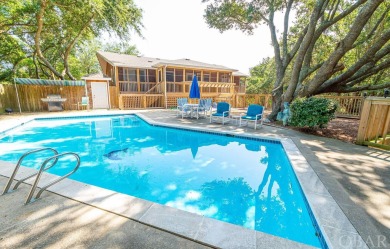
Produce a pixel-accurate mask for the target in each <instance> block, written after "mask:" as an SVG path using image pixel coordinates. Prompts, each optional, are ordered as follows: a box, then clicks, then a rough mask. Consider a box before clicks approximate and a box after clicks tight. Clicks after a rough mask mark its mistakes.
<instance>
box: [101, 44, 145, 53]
mask: <svg viewBox="0 0 390 249" xmlns="http://www.w3.org/2000/svg"><path fill="white" fill-rule="evenodd" d="M103 50H104V51H106V52H113V53H120V54H128V55H138V54H139V53H140V52H139V51H138V49H137V47H136V46H135V45H131V44H130V43H128V42H111V43H107V44H105V45H104V47H103Z"/></svg>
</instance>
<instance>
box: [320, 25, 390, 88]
mask: <svg viewBox="0 0 390 249" xmlns="http://www.w3.org/2000/svg"><path fill="white" fill-rule="evenodd" d="M389 40H390V29H389V30H387V31H386V32H385V33H384V34H382V36H381V37H380V38H379V39H377V40H376V41H375V42H374V43H373V45H372V46H371V47H370V48H369V49H368V50H367V51H366V52H365V54H364V55H363V56H362V57H361V58H360V59H358V60H357V61H356V62H355V64H354V65H352V66H351V67H349V68H348V70H347V71H345V72H344V73H342V74H340V75H339V76H336V77H334V78H333V79H330V80H327V81H326V82H324V84H322V87H324V88H327V87H330V86H331V85H333V84H339V83H340V82H343V81H345V80H346V79H347V78H349V77H351V76H352V75H354V74H355V73H356V72H357V71H358V70H359V69H360V68H362V67H363V66H365V65H367V64H375V63H376V62H377V61H379V60H381V59H382V58H383V57H384V56H386V55H388V54H389V53H390V44H389V45H387V46H386V47H384V48H383V49H381V48H382V46H384V45H386V43H387V42H388V41H389Z"/></svg>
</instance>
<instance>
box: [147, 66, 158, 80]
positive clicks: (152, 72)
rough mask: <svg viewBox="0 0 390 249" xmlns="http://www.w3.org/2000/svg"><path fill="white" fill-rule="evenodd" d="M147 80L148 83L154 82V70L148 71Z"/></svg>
mask: <svg viewBox="0 0 390 249" xmlns="http://www.w3.org/2000/svg"><path fill="white" fill-rule="evenodd" d="M148 78H149V79H148V81H149V82H156V70H154V69H148Z"/></svg>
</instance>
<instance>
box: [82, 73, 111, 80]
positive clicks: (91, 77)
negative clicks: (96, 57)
mask: <svg viewBox="0 0 390 249" xmlns="http://www.w3.org/2000/svg"><path fill="white" fill-rule="evenodd" d="M81 79H82V80H111V78H110V77H108V76H107V75H105V74H103V73H102V72H99V73H92V74H88V75H84V76H83V77H81Z"/></svg>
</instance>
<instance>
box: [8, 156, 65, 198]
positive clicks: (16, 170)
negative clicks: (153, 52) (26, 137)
mask: <svg viewBox="0 0 390 249" xmlns="http://www.w3.org/2000/svg"><path fill="white" fill-rule="evenodd" d="M45 150H51V151H53V152H54V155H58V151H57V150H55V149H53V148H40V149H36V150H31V151H28V152H26V153H24V154H23V155H22V156H21V157H20V159H19V161H18V163H17V164H16V166H15V169H14V171H13V172H12V175H11V177H10V178H9V180H8V182H7V185H5V188H4V190H3V193H2V194H1V195H5V194H6V193H8V190H9V189H10V187H11V185H12V182H13V181H14V178H15V176H16V174H17V173H18V171H19V168H20V165H21V164H22V162H23V160H24V158H25V157H26V156H28V155H30V154H33V153H37V152H40V151H45ZM57 161H58V158H56V159H55V160H54V162H53V163H52V165H50V166H49V167H48V168H47V169H46V170H48V169H50V168H51V167H53V166H54V165H55V164H56V163H57ZM37 174H38V172H36V173H34V174H32V175H29V176H27V177H25V178H23V179H20V180H17V183H16V184H15V186H14V187H13V189H12V190H16V189H17V188H18V187H19V185H20V184H21V183H23V182H24V181H25V180H27V179H30V178H31V177H33V176H35V175H37Z"/></svg>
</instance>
